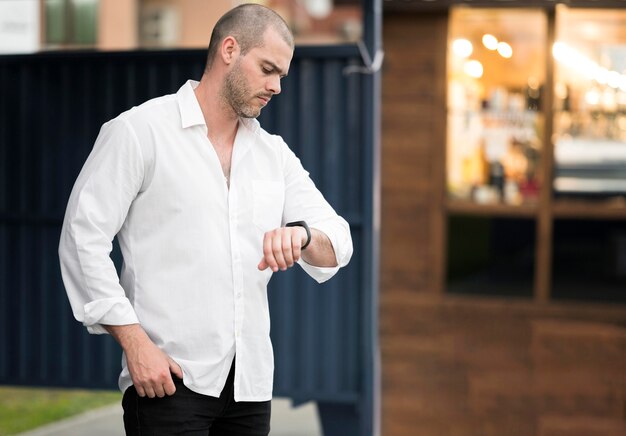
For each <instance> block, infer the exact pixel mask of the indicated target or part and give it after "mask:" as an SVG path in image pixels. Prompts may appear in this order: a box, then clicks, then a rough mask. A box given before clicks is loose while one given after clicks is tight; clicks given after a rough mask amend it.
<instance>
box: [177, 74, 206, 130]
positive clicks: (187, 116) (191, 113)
mask: <svg viewBox="0 0 626 436" xmlns="http://www.w3.org/2000/svg"><path fill="white" fill-rule="evenodd" d="M197 86H198V82H196V81H195V80H187V82H186V83H185V84H184V85H183V86H181V87H180V89H179V90H178V92H177V93H176V99H177V100H178V108H179V109H180V121H181V127H182V128H183V129H185V128H187V127H191V126H198V125H203V126H206V122H205V121H204V115H202V109H200V103H198V99H197V98H196V94H195V93H194V92H193V90H194V89H196V87H197Z"/></svg>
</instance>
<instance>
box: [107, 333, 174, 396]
mask: <svg viewBox="0 0 626 436" xmlns="http://www.w3.org/2000/svg"><path fill="white" fill-rule="evenodd" d="M104 327H105V328H106V329H107V331H108V332H109V333H111V335H113V337H114V338H115V339H116V340H117V341H118V342H119V343H120V345H121V346H122V348H123V349H124V353H125V354H126V362H127V364H128V371H129V372H130V377H131V379H132V380H133V385H134V386H135V389H136V390H137V395H139V396H140V397H145V396H148V397H149V398H154V397H159V398H163V397H164V396H165V395H174V392H176V386H174V382H173V380H172V375H171V374H172V373H174V375H176V376H177V377H178V378H181V379H182V378H183V371H182V369H181V368H180V366H179V365H178V364H177V363H176V362H175V361H174V360H173V359H172V358H171V357H169V356H168V355H167V354H165V353H164V352H163V351H161V349H159V348H158V347H157V346H156V345H154V343H153V342H152V341H151V340H150V338H149V337H148V335H147V334H146V333H145V332H144V330H143V329H142V328H141V327H140V326H139V324H131V325H124V326H104Z"/></svg>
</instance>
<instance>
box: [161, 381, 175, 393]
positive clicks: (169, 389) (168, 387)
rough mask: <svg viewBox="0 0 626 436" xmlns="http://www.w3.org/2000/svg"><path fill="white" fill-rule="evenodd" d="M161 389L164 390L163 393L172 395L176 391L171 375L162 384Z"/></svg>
mask: <svg viewBox="0 0 626 436" xmlns="http://www.w3.org/2000/svg"><path fill="white" fill-rule="evenodd" d="M163 390H164V391H165V395H174V394H175V393H176V385H175V384H174V381H173V380H172V378H171V377H170V379H169V380H168V381H166V382H165V384H164V385H163Z"/></svg>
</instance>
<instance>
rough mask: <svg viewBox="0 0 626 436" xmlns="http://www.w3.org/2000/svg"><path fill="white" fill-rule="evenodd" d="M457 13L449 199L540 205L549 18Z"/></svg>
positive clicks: (452, 42) (519, 12)
mask: <svg viewBox="0 0 626 436" xmlns="http://www.w3.org/2000/svg"><path fill="white" fill-rule="evenodd" d="M450 14H451V17H450V22H449V23H450V27H449V35H448V36H449V41H448V44H449V48H448V102H447V107H448V133H447V138H448V139H447V162H446V164H447V171H446V174H447V186H448V193H449V197H451V198H452V199H464V200H472V201H473V202H476V203H481V204H494V203H504V204H509V205H522V204H529V203H534V202H535V201H536V200H537V196H538V191H539V183H540V180H539V171H538V161H539V158H540V152H541V142H542V135H543V133H542V129H543V115H542V113H541V112H540V109H541V104H542V102H541V99H542V89H543V86H544V82H545V70H546V63H545V59H546V53H545V50H546V49H545V47H546V29H547V25H546V16H545V13H544V12H543V11H541V10H538V9H476V8H464V7H458V8H453V9H452V10H451V12H450Z"/></svg>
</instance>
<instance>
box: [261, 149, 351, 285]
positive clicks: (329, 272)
mask: <svg viewBox="0 0 626 436" xmlns="http://www.w3.org/2000/svg"><path fill="white" fill-rule="evenodd" d="M282 145H283V151H284V152H283V171H284V177H285V204H284V209H283V224H285V225H287V226H283V227H280V228H278V229H274V230H272V231H270V232H267V233H266V234H265V237H264V241H263V259H262V260H261V262H260V263H259V269H261V270H263V269H265V268H267V267H269V268H271V269H272V270H273V271H274V272H276V271H278V270H283V271H284V270H286V269H287V268H289V267H291V266H293V264H294V263H296V262H297V263H299V264H300V266H302V268H303V269H304V270H305V271H306V272H307V273H308V274H309V275H310V276H311V277H313V278H314V279H315V280H317V281H318V282H320V283H321V282H324V281H326V280H328V279H330V278H331V277H332V276H333V275H335V274H336V273H337V271H338V270H339V268H341V267H343V266H345V265H347V264H348V262H349V261H350V258H351V256H352V250H353V247H352V238H351V236H350V227H349V225H348V223H347V222H346V221H345V220H344V219H343V218H342V217H340V216H339V215H337V213H336V212H335V210H334V209H333V208H332V206H331V205H330V204H329V203H328V202H327V201H326V199H325V198H324V197H323V195H322V194H321V192H320V191H319V190H318V189H317V188H316V187H315V184H314V183H313V181H312V180H311V178H310V177H309V174H308V172H306V170H304V168H303V167H302V165H301V163H300V160H299V159H298V158H297V157H296V156H295V154H294V153H293V152H292V151H291V150H290V149H289V148H288V147H287V145H286V144H284V143H283V144H282ZM299 221H304V222H305V223H306V224H307V225H308V227H309V229H310V234H311V240H310V242H309V244H308V245H306V242H307V240H308V235H307V232H306V229H305V228H304V227H303V226H301V225H293V226H288V224H289V223H294V222H299ZM305 245H306V248H304V249H302V247H303V246H305Z"/></svg>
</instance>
